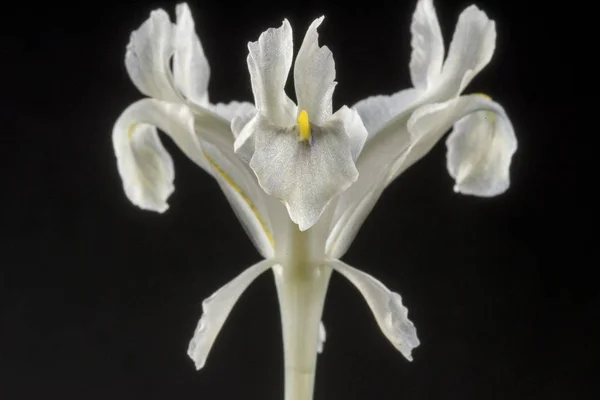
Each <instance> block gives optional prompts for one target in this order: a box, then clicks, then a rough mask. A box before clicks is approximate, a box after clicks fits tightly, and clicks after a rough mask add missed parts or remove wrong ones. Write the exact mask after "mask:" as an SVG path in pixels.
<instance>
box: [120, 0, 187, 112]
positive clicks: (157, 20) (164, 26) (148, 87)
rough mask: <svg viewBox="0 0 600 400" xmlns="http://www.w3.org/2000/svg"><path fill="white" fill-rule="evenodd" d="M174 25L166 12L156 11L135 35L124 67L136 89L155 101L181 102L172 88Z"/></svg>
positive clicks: (132, 37) (130, 42)
mask: <svg viewBox="0 0 600 400" xmlns="http://www.w3.org/2000/svg"><path fill="white" fill-rule="evenodd" d="M173 35H174V33H173V24H171V21H170V20H169V16H168V15H167V13H166V12H165V11H164V10H161V9H159V10H155V11H152V13H151V14H150V18H148V19H147V20H146V21H145V22H144V23H143V24H142V25H141V26H140V28H139V29H138V30H136V31H134V32H132V34H131V38H130V40H129V44H128V45H127V53H126V54H125V66H126V68H127V72H128V73H129V76H130V78H131V80H132V81H133V83H134V84H135V86H136V87H137V88H138V89H139V91H140V92H142V93H143V94H145V95H147V96H150V97H154V98H156V99H160V100H165V101H172V102H179V101H180V97H179V94H178V93H177V92H176V90H175V89H174V87H173V80H172V76H171V75H172V74H171V70H170V69H169V60H170V59H171V56H172V55H173V52H174V49H173Z"/></svg>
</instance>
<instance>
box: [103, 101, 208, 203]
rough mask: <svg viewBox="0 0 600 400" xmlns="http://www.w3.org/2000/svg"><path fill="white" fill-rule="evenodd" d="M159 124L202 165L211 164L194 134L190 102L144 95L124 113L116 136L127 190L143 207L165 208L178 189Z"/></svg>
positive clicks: (120, 164)
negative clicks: (172, 194)
mask: <svg viewBox="0 0 600 400" xmlns="http://www.w3.org/2000/svg"><path fill="white" fill-rule="evenodd" d="M156 127H158V128H159V129H161V130H162V131H164V132H165V133H166V134H167V135H169V136H170V137H171V138H172V139H173V141H174V142H175V143H176V144H177V145H178V146H179V147H180V148H181V150H182V151H183V152H184V153H185V154H186V155H187V156H188V157H190V158H191V159H192V160H193V161H195V162H196V163H197V164H198V165H200V166H202V167H204V168H207V165H206V161H205V160H204V157H203V155H202V150H201V149H200V147H199V144H198V142H197V140H196V136H195V134H194V116H193V115H192V113H191V111H190V110H189V108H187V107H186V106H184V105H178V104H173V103H166V102H163V101H160V100H154V99H144V100H140V101H138V102H136V103H134V104H132V105H131V106H129V107H128V108H127V109H126V110H125V111H124V112H123V113H122V114H121V116H120V117H119V118H118V120H117V122H116V123H115V126H114V128H113V133H112V140H113V147H114V151H115V155H116V157H117V167H118V170H119V174H120V175H121V179H122V181H123V187H124V189H125V194H126V195H127V197H128V198H129V200H131V202H132V203H133V204H135V205H137V206H138V207H140V208H143V209H147V210H152V211H158V212H164V211H165V210H167V208H168V205H167V198H168V197H169V196H170V195H171V193H172V192H173V190H174V187H173V179H174V170H173V162H172V160H171V157H170V156H169V154H168V153H167V152H166V150H165V149H164V147H163V146H162V144H161V142H160V139H159V137H158V134H157V132H156Z"/></svg>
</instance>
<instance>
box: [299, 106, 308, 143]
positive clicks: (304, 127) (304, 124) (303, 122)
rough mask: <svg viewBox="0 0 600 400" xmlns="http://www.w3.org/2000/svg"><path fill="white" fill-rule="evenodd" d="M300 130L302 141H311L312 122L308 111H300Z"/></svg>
mask: <svg viewBox="0 0 600 400" xmlns="http://www.w3.org/2000/svg"><path fill="white" fill-rule="evenodd" d="M298 130H299V131H300V140H302V141H308V140H309V139H310V121H309V120H308V113H307V112H306V110H302V111H300V115H298Z"/></svg>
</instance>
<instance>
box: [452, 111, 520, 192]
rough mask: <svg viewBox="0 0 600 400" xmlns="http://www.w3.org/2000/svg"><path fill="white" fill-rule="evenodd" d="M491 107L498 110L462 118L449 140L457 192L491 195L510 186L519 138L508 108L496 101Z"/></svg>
mask: <svg viewBox="0 0 600 400" xmlns="http://www.w3.org/2000/svg"><path fill="white" fill-rule="evenodd" d="M484 101H487V100H484ZM487 108H488V109H493V110H494V111H475V112H472V113H471V114H468V115H466V116H465V117H463V118H462V119H460V120H458V121H457V122H456V123H455V124H454V129H453V131H452V132H451V133H450V135H449V136H448V139H447V140H446V146H447V148H448V154H447V165H448V171H449V172H450V175H451V176H452V177H453V178H454V179H455V181H456V185H455V186H454V190H455V191H456V192H460V193H463V194H471V195H475V196H485V197H487V196H496V195H498V194H501V193H503V192H504V191H506V190H507V189H508V187H509V186H510V173H509V171H510V164H511V160H512V156H513V154H514V153H515V151H516V150H517V138H516V136H515V132H514V129H513V127H512V124H511V122H510V119H509V118H508V116H507V115H506V113H505V112H504V109H503V108H502V107H501V106H500V105H499V104H497V103H494V102H489V104H487Z"/></svg>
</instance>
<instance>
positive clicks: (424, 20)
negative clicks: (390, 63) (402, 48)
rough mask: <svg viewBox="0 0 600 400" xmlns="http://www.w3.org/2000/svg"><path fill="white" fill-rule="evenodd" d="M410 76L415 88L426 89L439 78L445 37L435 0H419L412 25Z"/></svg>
mask: <svg viewBox="0 0 600 400" xmlns="http://www.w3.org/2000/svg"><path fill="white" fill-rule="evenodd" d="M410 32H411V34H412V40H411V46H412V55H411V58H410V64H409V67H410V76H411V79H412V83H413V85H414V87H415V88H418V89H426V88H428V87H430V86H431V85H432V82H433V81H434V80H435V79H437V78H438V76H439V75H440V73H441V71H442V63H443V61H444V39H443V38H442V32H441V30H440V24H439V22H438V19H437V15H436V13H435V8H434V7H433V0H419V2H418V3H417V8H416V10H415V13H414V14H413V18H412V24H411V25H410Z"/></svg>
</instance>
